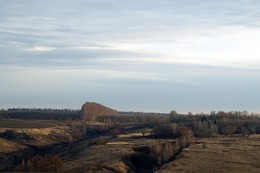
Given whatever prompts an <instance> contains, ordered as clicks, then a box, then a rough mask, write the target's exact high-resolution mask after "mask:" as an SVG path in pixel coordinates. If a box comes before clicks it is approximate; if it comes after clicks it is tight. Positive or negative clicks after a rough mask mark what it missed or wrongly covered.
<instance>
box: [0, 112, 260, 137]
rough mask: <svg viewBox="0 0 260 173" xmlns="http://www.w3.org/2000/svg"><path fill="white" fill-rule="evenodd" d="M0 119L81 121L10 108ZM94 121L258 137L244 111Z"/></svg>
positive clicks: (256, 123) (254, 117) (162, 131)
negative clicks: (176, 127)
mask: <svg viewBox="0 0 260 173" xmlns="http://www.w3.org/2000/svg"><path fill="white" fill-rule="evenodd" d="M0 118H11V119H25V120H80V110H71V109H35V108H34V109H27V108H16V109H14V108H12V109H7V110H3V109H2V110H1V111H0ZM95 121H98V122H101V123H113V124H116V123H136V124H139V125H140V126H142V127H144V128H153V129H154V134H156V135H157V136H160V135H163V136H172V135H173V134H172V133H173V131H174V129H173V128H175V126H176V125H177V126H179V127H181V126H183V127H186V128H188V129H190V130H192V131H193V133H194V136H196V137H210V136H214V135H216V134H222V135H231V134H242V135H245V136H246V135H249V134H260V115H259V114H258V113H249V112H247V111H231V112H224V111H218V112H216V111H212V112H211V113H196V114H193V113H191V112H189V113H188V114H178V113H177V112H176V111H174V110H173V111H171V112H170V113H169V114H165V113H145V112H119V115H103V116H102V115H100V116H97V117H96V119H95Z"/></svg>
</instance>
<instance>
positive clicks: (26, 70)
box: [0, 0, 260, 109]
mask: <svg viewBox="0 0 260 173" xmlns="http://www.w3.org/2000/svg"><path fill="white" fill-rule="evenodd" d="M259 8H260V1H256V0H236V1H234V0H219V1H205V0H182V1H172V0H161V1H158V0H149V1H148V0H133V1H121V0H110V1H107V0H67V1H61V0H57V1H51V0H45V1H34V0H26V1H19V0H12V1H3V2H1V6H0V77H1V79H5V83H6V86H7V84H8V85H10V86H12V87H6V86H5V87H2V88H3V89H2V88H1V91H0V96H1V95H5V97H8V96H6V93H9V94H11V93H12V92H13V93H16V94H17V95H15V94H11V95H13V100H12V101H14V100H19V99H17V98H18V95H19V92H21V91H19V88H17V87H15V86H20V85H21V83H25V84H24V85H25V86H24V90H26V93H27V94H29V93H30V90H34V88H36V89H37V88H38V89H43V90H45V93H48V92H50V93H51V92H53V90H54V89H57V88H59V87H62V86H65V85H66V86H67V87H65V89H64V90H62V91H61V90H60V91H61V93H60V95H62V93H67V92H68V91H70V90H73V91H74V90H75V91H81V92H87V94H88V95H91V98H95V97H98V98H100V100H101V101H102V99H101V97H102V95H101V94H99V93H102V94H104V95H107V97H106V98H104V99H105V100H106V101H108V100H110V101H111V100H112V98H114V97H113V96H111V95H109V94H107V92H106V91H107V88H105V87H103V86H104V85H105V84H107V85H109V89H110V90H111V92H112V93H113V94H114V95H115V93H116V92H118V90H120V88H119V89H118V87H122V88H121V89H124V90H127V91H129V92H130V91H132V92H133V93H134V92H136V93H138V94H139V95H140V96H143V98H149V99H148V100H152V99H151V98H150V97H151V95H152V94H154V93H159V91H160V92H162V94H161V95H159V94H155V95H156V97H157V98H161V101H162V100H163V98H165V99H166V100H167V99H168V100H167V102H169V104H168V106H171V103H170V102H172V103H174V104H177V105H179V107H180V108H181V109H184V106H181V104H178V102H177V101H175V99H171V98H172V97H176V100H178V99H179V100H182V99H183V98H186V99H187V100H188V101H187V103H186V102H185V101H184V100H183V103H182V104H184V102H185V104H189V103H190V104H191V103H192V104H193V103H194V102H192V101H190V102H189V99H188V98H189V97H188V95H187V94H185V93H188V94H190V95H192V96H193V97H195V96H197V97H198V94H197V93H200V94H201V95H202V96H205V97H206V96H212V98H215V96H216V95H214V93H215V90H216V91H217V92H219V93H222V95H223V97H225V98H228V97H232V96H233V95H231V94H230V93H233V90H232V88H233V87H237V88H238V89H237V91H236V93H237V94H239V92H244V90H248V91H252V92H251V93H245V95H247V98H251V96H252V93H253V94H254V95H256V96H259V92H257V90H256V89H255V88H254V87H253V86H259V82H257V81H258V77H259V76H260V72H259V69H260V68H259V67H260V59H259V56H260V50H259V48H258V45H260V41H259V39H258V38H259V37H260V30H259V28H260V12H259ZM17 78H21V79H19V80H17ZM38 78H42V79H43V82H38V83H39V85H38V84H35V85H34V87H31V86H30V85H29V84H31V83H32V82H31V81H38V80H39V79H38ZM21 80H23V82H22V81H21ZM228 80H229V81H232V80H234V81H235V82H234V83H235V84H233V83H232V82H229V81H228ZM240 80H245V81H247V83H250V85H248V86H243V87H241V86H239V85H237V83H239V82H238V81H240ZM69 81H73V83H70V82H69ZM52 82H53V83H54V84H55V86H51V85H47V84H48V83H52ZM40 83H41V84H42V85H43V86H44V87H45V88H48V89H44V88H43V87H42V86H41V85H40ZM221 83H224V84H225V86H227V88H228V89H227V90H225V89H223V88H222V84H221ZM74 84H75V85H74ZM130 84H133V85H131V87H132V88H131V87H127V86H128V85H129V86H130ZM207 84H208V85H207ZM2 85H3V84H2ZM214 85H216V88H214ZM80 86H82V87H80ZM206 86H208V87H209V86H210V88H207V87H206ZM26 87H27V88H30V89H29V90H27V89H26ZM149 87H150V88H149ZM85 88H87V89H88V91H89V92H88V91H86V89H85ZM113 88H116V89H115V90H113ZM133 88H134V89H133ZM147 88H149V89H147ZM194 88H196V90H197V91H195V89H194ZM218 88H219V89H218ZM109 89H108V90H109ZM207 89H208V91H207V92H206V91H205V90H207ZM15 90H17V91H16V92H15ZM200 91H201V92H200ZM203 91H205V93H206V94H205V93H203ZM210 92H212V93H210ZM36 93H37V91H36V90H35V92H34V93H33V94H31V95H32V97H33V95H35V94H36ZM142 93H143V94H142ZM167 93H168V95H167ZM180 93H183V95H184V96H183V97H182V96H181V95H180ZM121 94H122V97H127V95H125V94H124V93H121ZM234 94H235V93H234ZM36 95H37V94H36ZM76 95H77V97H80V98H81V99H82V100H83V99H85V98H83V97H81V96H79V95H80V94H76ZM95 95H96V96H95ZM38 96H39V97H40V95H38ZM23 97H25V96H23ZM77 97H76V96H75V99H77ZM15 98H16V99H15ZM44 99H47V98H44ZM132 99H133V98H132ZM141 100H142V99H141ZM159 100H160V99H159ZM252 100H254V99H252ZM57 101H58V100H57ZM146 101H147V99H146V100H145V99H143V102H146ZM4 102H5V101H2V100H1V101H0V103H4ZM119 102H120V103H121V101H119ZM129 102H131V99H130V101H129ZM129 102H127V103H129ZM207 102H210V98H208V99H207V101H205V103H204V105H207ZM219 102H220V101H219ZM10 103H11V101H10ZM77 103H78V102H77ZM180 103H181V101H180ZM114 104H116V101H115V102H114ZM150 104H152V103H151V102H150ZM201 104H202V105H203V103H201ZM223 104H226V105H230V107H232V103H227V102H226V103H223ZM234 104H235V103H234ZM237 104H238V105H242V103H240V102H239V103H238V102H237ZM251 104H252V105H253V103H252V102H251ZM147 106H148V105H147ZM198 106H199V105H198ZM247 106H248V107H250V106H249V103H248V105H247ZM119 107H120V106H119ZM162 107H163V106H162ZM220 107H221V104H220ZM245 107H246V106H245ZM162 109H166V108H165V107H164V108H162Z"/></svg>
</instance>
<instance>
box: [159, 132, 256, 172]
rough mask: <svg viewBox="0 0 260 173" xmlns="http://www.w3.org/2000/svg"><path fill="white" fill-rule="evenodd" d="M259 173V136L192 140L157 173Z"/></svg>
mask: <svg viewBox="0 0 260 173" xmlns="http://www.w3.org/2000/svg"><path fill="white" fill-rule="evenodd" d="M172 172H184V173H191V172H192V173H204V172H205V173H208V172H213V173H214V172H216V173H219V172H223V173H224V172H234V173H248V172H255V173H259V172H260V136H259V135H252V136H250V137H249V138H243V137H236V138H235V137H220V138H205V139H196V140H195V143H193V144H191V146H190V147H188V148H185V149H184V150H183V151H182V152H181V154H179V155H178V156H177V158H176V160H174V161H172V162H170V163H168V164H166V165H164V166H163V167H162V168H161V170H159V171H158V173H172Z"/></svg>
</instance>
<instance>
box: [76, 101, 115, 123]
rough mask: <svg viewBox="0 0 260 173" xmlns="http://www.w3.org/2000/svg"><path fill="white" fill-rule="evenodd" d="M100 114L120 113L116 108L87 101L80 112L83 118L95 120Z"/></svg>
mask: <svg viewBox="0 0 260 173" xmlns="http://www.w3.org/2000/svg"><path fill="white" fill-rule="evenodd" d="M99 115H118V112H117V111H116V110H114V109H111V108H108V107H106V106H104V105H101V104H98V103H94V102H86V103H85V104H84V105H82V108H81V112H80V116H81V119H83V120H89V121H94V120H95V118H96V117H97V116H99Z"/></svg>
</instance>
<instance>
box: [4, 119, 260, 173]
mask: <svg viewBox="0 0 260 173" xmlns="http://www.w3.org/2000/svg"><path fill="white" fill-rule="evenodd" d="M81 124H82V122H80V121H79V122H74V126H71V125H69V124H68V123H66V122H64V121H28V120H26V121H25V120H12V119H1V121H0V132H1V133H3V132H5V130H15V131H16V132H19V133H26V134H28V135H30V136H32V137H34V138H35V139H36V140H34V141H27V142H24V141H19V140H13V139H8V138H7V139H4V138H0V170H6V169H7V168H8V167H11V166H13V165H12V164H14V160H15V159H17V158H18V160H19V159H20V160H21V159H22V158H24V157H26V156H33V155H35V152H36V150H34V149H33V148H30V147H31V146H32V145H33V146H37V147H40V148H43V149H44V148H45V147H48V146H50V145H54V146H53V148H51V150H49V149H48V148H47V149H46V150H48V151H49V152H55V153H58V154H60V156H61V159H62V160H63V162H64V169H63V172H65V173H66V172H98V173H99V172H104V173H105V172H111V173H112V172H118V173H126V172H147V173H148V172H151V170H149V169H145V170H144V169H143V168H136V167H133V163H129V162H131V160H130V159H129V158H130V157H132V156H133V155H135V154H139V155H138V156H142V155H140V153H137V152H136V151H135V148H138V147H144V146H148V147H150V148H151V147H154V146H158V144H159V145H160V146H164V147H165V146H166V148H167V147H169V146H170V145H172V144H173V145H174V144H175V140H174V139H171V140H170V139H154V138H151V137H149V135H150V134H151V129H146V134H144V136H143V133H142V129H135V127H134V126H133V125H131V124H123V125H122V126H123V127H124V128H125V129H126V130H125V131H124V133H122V134H119V135H118V136H117V138H114V137H112V136H109V135H108V136H104V137H99V138H93V139H84V140H82V141H77V139H76V138H75V134H76V135H77V134H78V132H77V131H73V129H74V128H75V127H76V126H79V125H81ZM87 126H89V127H92V126H93V127H94V126H100V127H103V126H104V124H102V123H94V124H93V123H90V124H87ZM118 127H119V126H117V128H118ZM128 129H130V130H128ZM74 130H75V129H74ZM63 142H68V144H66V145H62V143H63ZM70 142H71V143H70ZM73 142H75V143H73ZM166 144H167V145H166ZM168 144H169V145H168ZM168 151H169V150H168ZM139 159H140V158H139ZM143 161H144V160H143ZM144 162H145V161H144ZM144 162H142V161H140V164H144ZM151 166H152V167H153V166H154V165H151ZM153 168H154V170H155V169H157V168H158V167H156V166H155V167H153ZM157 172H158V173H172V172H181V173H182V172H184V173H185V172H186V173H187V172H192V173H193V172H195V173H201V172H202V173H203V172H205V173H206V172H207V173H208V172H218V173H219V172H236V173H237V172H238V173H239V172H260V135H250V136H249V137H242V136H229V137H224V136H216V137H215V138H195V139H194V141H193V142H192V143H191V145H190V146H189V147H188V148H184V149H183V150H182V151H181V153H180V154H178V155H177V156H176V158H175V159H174V160H173V161H171V162H169V163H166V164H164V165H163V166H162V167H161V168H160V169H159V170H158V171H157Z"/></svg>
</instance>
